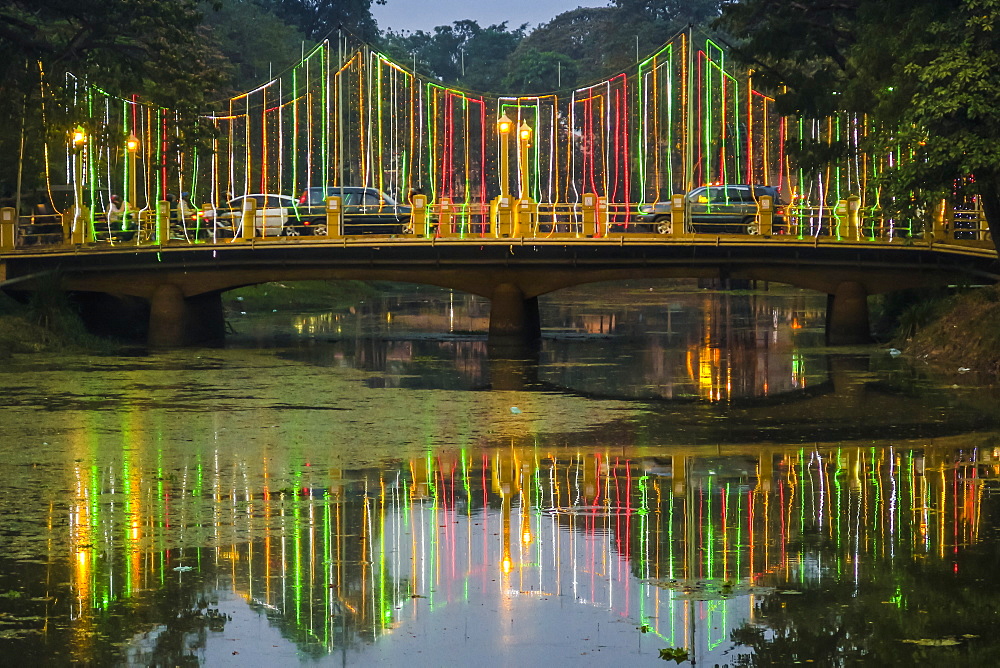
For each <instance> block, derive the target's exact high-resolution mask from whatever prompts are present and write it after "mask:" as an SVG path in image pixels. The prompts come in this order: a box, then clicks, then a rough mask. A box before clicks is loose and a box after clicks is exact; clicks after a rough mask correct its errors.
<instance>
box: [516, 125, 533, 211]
mask: <svg viewBox="0 0 1000 668" xmlns="http://www.w3.org/2000/svg"><path fill="white" fill-rule="evenodd" d="M532 134H533V133H532V130H531V127H530V126H529V125H528V124H527V123H525V122H524V121H521V127H519V128H518V129H517V139H518V143H519V149H520V156H519V158H520V159H519V162H520V168H521V193H520V198H521V199H526V198H527V197H528V147H529V146H531V135H532Z"/></svg>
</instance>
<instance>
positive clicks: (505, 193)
mask: <svg viewBox="0 0 1000 668" xmlns="http://www.w3.org/2000/svg"><path fill="white" fill-rule="evenodd" d="M513 129H514V121H512V120H510V118H508V117H507V114H506V113H504V114H503V115H502V116H500V119H499V120H497V133H499V135H500V197H509V196H510V155H509V153H510V131H511V130H513Z"/></svg>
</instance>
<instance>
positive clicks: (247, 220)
mask: <svg viewBox="0 0 1000 668" xmlns="http://www.w3.org/2000/svg"><path fill="white" fill-rule="evenodd" d="M256 223H257V200H255V199H254V198H253V197H246V198H244V200H243V211H242V212H241V215H240V227H242V228H243V229H242V230H241V234H240V238H241V239H243V240H244V241H248V240H250V239H253V235H254V225H256ZM263 233H264V230H263V229H261V234H263Z"/></svg>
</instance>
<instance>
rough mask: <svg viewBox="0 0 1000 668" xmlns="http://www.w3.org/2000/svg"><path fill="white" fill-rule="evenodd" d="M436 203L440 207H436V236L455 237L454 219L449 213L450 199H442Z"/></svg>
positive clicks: (450, 212)
mask: <svg viewBox="0 0 1000 668" xmlns="http://www.w3.org/2000/svg"><path fill="white" fill-rule="evenodd" d="M438 202H439V204H440V206H439V207H438V228H437V236H439V237H453V236H455V218H454V214H453V213H452V211H451V198H450V197H442V198H441V199H440V200H438ZM429 236H430V235H429Z"/></svg>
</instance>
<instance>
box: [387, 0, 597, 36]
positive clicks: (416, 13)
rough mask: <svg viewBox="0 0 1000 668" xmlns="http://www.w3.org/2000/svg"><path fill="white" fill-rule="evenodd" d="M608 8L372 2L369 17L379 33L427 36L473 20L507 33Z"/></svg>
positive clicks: (587, 3) (500, 0)
mask: <svg viewBox="0 0 1000 668" xmlns="http://www.w3.org/2000/svg"><path fill="white" fill-rule="evenodd" d="M607 4H608V2H607V0H387V2H386V4H385V5H376V4H375V3H374V2H372V16H374V17H375V20H376V21H378V27H379V29H380V30H389V29H391V30H393V31H394V32H402V31H406V30H408V31H411V32H413V31H416V30H426V31H428V32H430V31H431V30H433V29H434V27H435V26H440V25H450V24H452V23H454V22H455V21H461V20H462V19H473V20H475V21H477V22H478V23H479V25H481V26H483V27H486V26H488V25H492V24H494V23H501V22H503V21H507V28H508V29H513V28H517V27H518V26H520V25H521V24H522V23H528V24H530V25H529V26H528V29H529V30H530V29H532V28H535V27H537V26H538V25H539V24H540V23H546V22H548V21H550V20H552V19H553V18H555V17H556V15H557V14H562V13H563V12H566V11H569V10H571V9H576V8H577V7H580V6H584V7H604V6H606V5H607Z"/></svg>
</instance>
